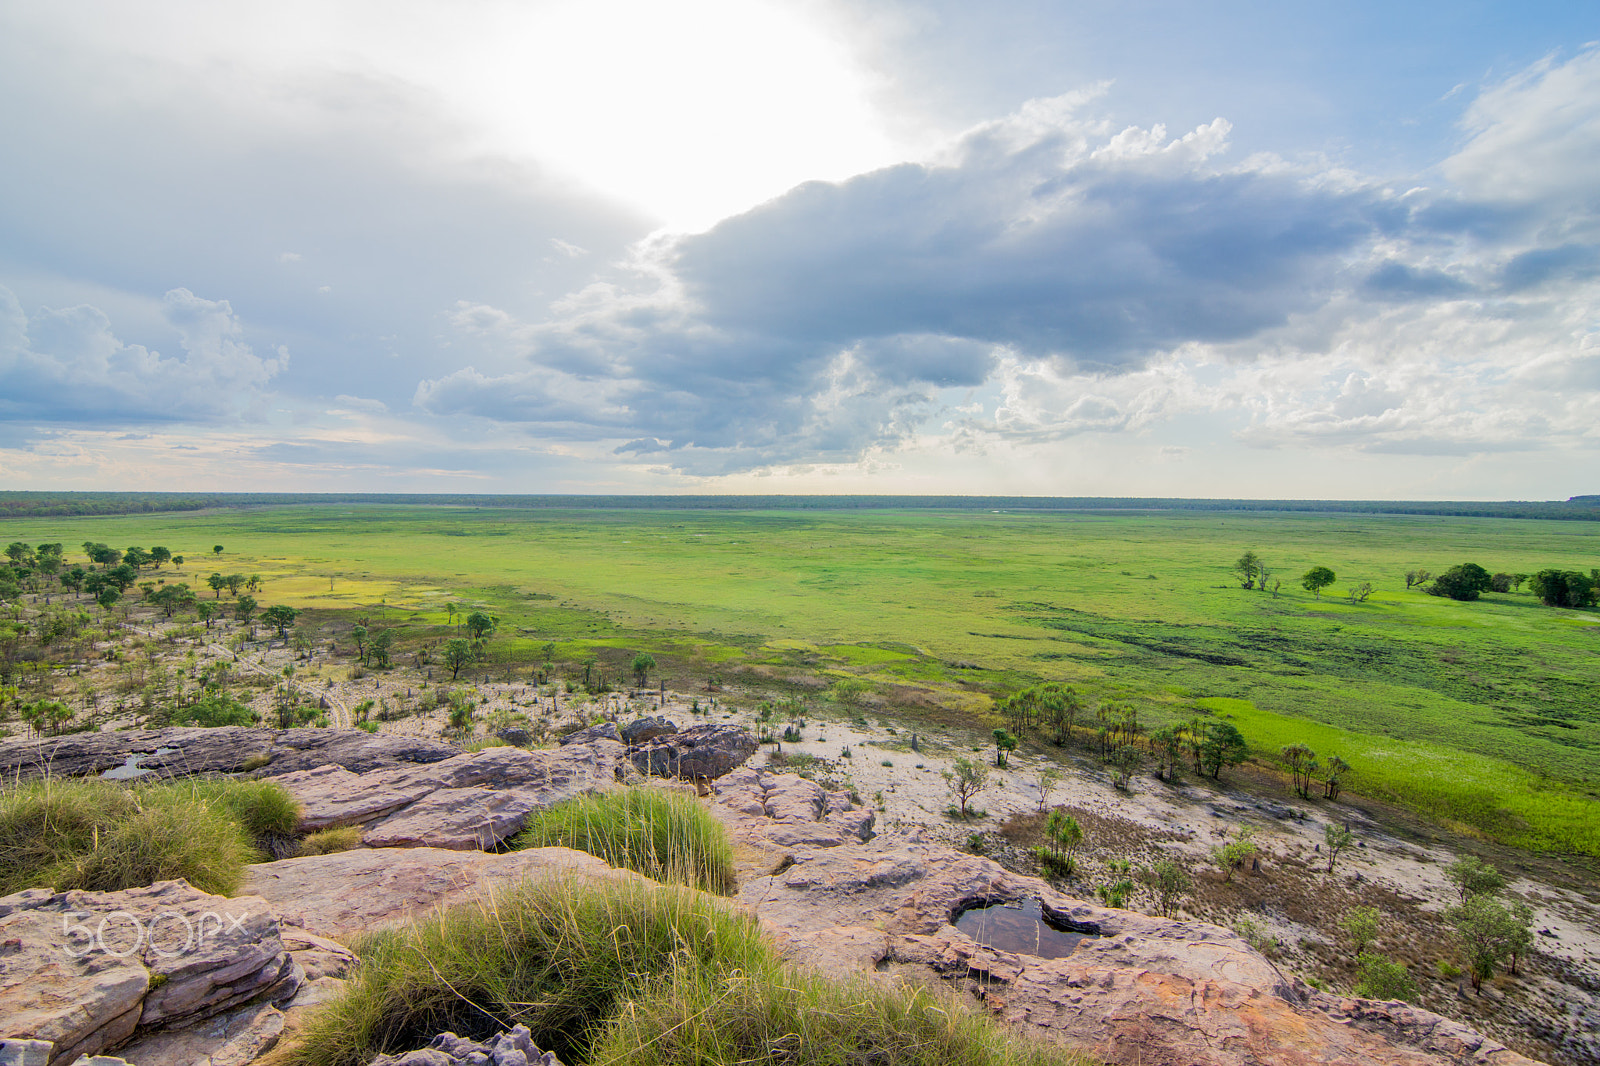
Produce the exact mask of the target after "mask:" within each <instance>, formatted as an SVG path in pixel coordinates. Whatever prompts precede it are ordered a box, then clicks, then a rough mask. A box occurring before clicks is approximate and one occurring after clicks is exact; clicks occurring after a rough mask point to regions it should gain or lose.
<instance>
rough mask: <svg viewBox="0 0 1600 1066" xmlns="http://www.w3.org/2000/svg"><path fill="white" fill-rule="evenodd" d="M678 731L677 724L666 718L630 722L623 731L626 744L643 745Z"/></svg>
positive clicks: (641, 719)
mask: <svg viewBox="0 0 1600 1066" xmlns="http://www.w3.org/2000/svg"><path fill="white" fill-rule="evenodd" d="M677 731H678V725H677V723H676V722H669V721H668V720H667V719H665V718H657V717H650V718H640V719H639V720H638V721H635V722H629V723H628V724H627V725H625V726H623V727H622V729H621V733H622V742H623V743H624V744H643V743H644V742H645V741H647V740H654V739H655V738H656V737H664V736H667V735H668V734H671V733H676V732H677Z"/></svg>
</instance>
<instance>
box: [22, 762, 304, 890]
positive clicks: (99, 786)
mask: <svg viewBox="0 0 1600 1066" xmlns="http://www.w3.org/2000/svg"><path fill="white" fill-rule="evenodd" d="M296 816H297V811H296V808H295V806H294V803H293V800H291V799H290V798H289V795H288V793H287V792H285V791H284V790H283V789H282V788H281V787H280V786H277V785H272V784H270V783H268V782H262V781H245V782H234V781H163V782H155V783H151V784H141V785H136V786H133V787H127V786H124V785H120V784H117V783H114V782H110V781H101V780H97V779H88V780H70V781H64V780H57V779H50V778H46V779H44V780H41V781H30V782H25V783H19V784H18V785H16V786H14V787H11V788H8V789H5V790H4V791H3V792H0V895H4V894H6V893H10V892H17V891H20V890H21V889H24V888H37V887H48V888H52V889H55V890H56V891H64V890H66V889H71V888H81V889H90V890H97V891H106V892H109V891H117V890H120V889H124V888H136V887H140V886H143V885H149V884H153V883H155V882H156V881H166V880H171V879H173V878H179V877H181V878H183V879H184V880H186V881H188V882H189V883H190V884H191V885H193V886H194V887H196V888H198V889H201V890H203V891H206V892H214V893H218V894H221V895H231V894H232V893H233V892H235V891H237V890H238V887H239V882H240V880H241V879H242V877H243V872H244V866H245V864H246V863H249V862H252V861H255V860H256V859H257V858H258V857H259V855H260V853H259V852H258V851H257V849H256V846H255V845H256V840H257V839H258V838H259V836H261V835H271V834H276V833H277V832H278V831H279V829H280V828H281V826H282V825H283V824H284V820H285V818H287V820H288V825H289V826H290V827H291V828H292V827H293V824H294V818H295V817H296ZM257 829H259V830H261V833H260V834H258V833H257V832H256V831H255V830H257Z"/></svg>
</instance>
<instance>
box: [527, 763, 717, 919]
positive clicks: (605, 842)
mask: <svg viewBox="0 0 1600 1066" xmlns="http://www.w3.org/2000/svg"><path fill="white" fill-rule="evenodd" d="M512 847H514V848H519V849H520V848H548V847H562V848H575V849H577V850H578V851H586V852H588V853H589V854H590V855H595V856H598V857H600V858H602V859H604V860H605V861H606V862H608V863H610V864H611V865H612V866H617V867H621V868H624V869H628V870H636V871H638V872H639V873H642V874H644V875H645V876H646V877H649V878H652V879H653V880H656V881H662V882H668V883H672V884H679V885H689V886H691V887H694V888H700V889H704V890H705V891H707V892H715V893H718V894H719V895H729V894H731V893H732V892H733V890H734V888H735V887H736V885H737V880H736V878H735V876H734V872H733V847H732V846H731V845H730V844H729V843H728V834H727V831H726V830H724V829H723V827H722V823H721V822H718V821H717V820H716V818H714V817H713V816H712V815H711V812H709V811H707V810H706V809H705V808H704V807H702V806H701V805H700V803H699V802H698V801H697V800H696V799H695V798H694V797H692V796H689V795H685V794H683V793H680V792H669V791H666V790H664V789H659V788H619V789H613V790H611V791H608V792H602V793H598V794H596V795H591V796H579V797H577V798H575V799H571V800H568V801H566V802H565V803H559V804H557V805H556V806H554V807H551V808H550V809H548V810H545V811H540V812H538V813H536V814H534V815H532V816H531V817H530V818H529V819H528V822H527V825H526V827H525V828H524V829H523V831H522V832H521V833H519V834H518V835H517V837H516V839H515V840H514V841H513V842H512Z"/></svg>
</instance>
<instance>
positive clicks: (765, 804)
mask: <svg viewBox="0 0 1600 1066" xmlns="http://www.w3.org/2000/svg"><path fill="white" fill-rule="evenodd" d="M717 807H719V808H721V809H722V810H724V811H727V812H729V813H730V814H731V815H732V817H731V818H730V819H725V820H726V821H729V823H730V825H731V826H732V828H734V829H735V831H736V832H735V835H736V836H737V835H739V833H738V830H740V829H743V830H744V831H745V835H746V836H747V837H748V836H752V835H753V836H755V837H758V838H759V842H760V843H764V844H768V845H772V846H776V847H780V848H784V847H804V846H809V847H821V848H831V847H838V846H839V845H841V844H843V843H845V842H846V841H854V842H856V843H860V842H863V841H867V840H871V839H872V828H873V825H874V824H875V823H874V815H873V813H872V812H871V811H870V810H865V809H863V808H861V807H860V806H858V805H857V804H856V803H855V802H853V801H852V800H851V799H850V794H849V793H848V792H825V791H823V789H822V787H821V786H820V785H818V784H817V783H816V782H814V781H809V780H807V779H806V778H803V777H801V776H800V775H798V774H773V773H769V772H768V771H766V770H758V769H754V768H752V767H748V766H747V767H743V768H741V769H738V770H735V771H733V772H732V773H730V774H727V775H726V776H724V777H723V778H722V779H721V780H719V781H718V782H717Z"/></svg>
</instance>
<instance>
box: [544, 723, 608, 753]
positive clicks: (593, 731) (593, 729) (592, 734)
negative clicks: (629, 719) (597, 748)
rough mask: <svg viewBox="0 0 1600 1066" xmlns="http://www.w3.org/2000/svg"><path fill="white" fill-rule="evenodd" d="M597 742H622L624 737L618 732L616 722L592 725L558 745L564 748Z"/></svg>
mask: <svg viewBox="0 0 1600 1066" xmlns="http://www.w3.org/2000/svg"><path fill="white" fill-rule="evenodd" d="M596 740H615V741H618V742H621V740H622V735H621V734H620V733H618V732H617V727H616V724H615V723H614V722H601V723H600V724H599V725H592V726H590V727H589V728H587V729H578V730H574V731H573V732H571V733H568V734H567V735H566V736H564V737H562V738H561V739H560V741H559V742H558V743H560V744H561V746H562V747H566V746H567V745H568V744H588V743H591V742H593V741H596Z"/></svg>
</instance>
